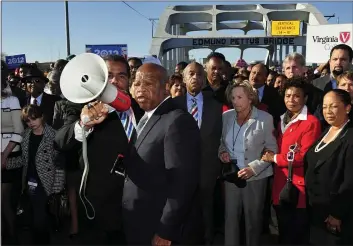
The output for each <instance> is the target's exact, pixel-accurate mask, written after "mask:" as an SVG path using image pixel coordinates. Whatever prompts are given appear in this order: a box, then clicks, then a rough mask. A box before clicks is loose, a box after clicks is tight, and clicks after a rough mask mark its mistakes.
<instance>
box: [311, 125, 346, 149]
mask: <svg viewBox="0 0 353 246" xmlns="http://www.w3.org/2000/svg"><path fill="white" fill-rule="evenodd" d="M348 122H349V120H347V122H346V123H344V125H343V126H342V127H341V128H340V129H339V130H338V131H337V133H336V135H335V136H334V137H333V139H332V141H333V140H335V139H336V137H337V136H338V134H340V132H341V131H342V129H343V128H344V127H345V126H346V125H347V123H348ZM331 128H332V126H331V127H330V129H329V130H328V132H327V133H326V134H325V136H324V137H323V138H322V139H321V141H320V142H319V143H318V144H317V145H316V147H315V152H316V153H317V152H320V151H321V150H322V149H323V148H325V147H326V146H327V145H328V144H329V143H330V142H329V143H325V144H324V145H323V146H321V147H319V146H320V145H321V144H322V142H323V140H324V139H325V138H326V136H327V135H328V134H329V133H330V131H331ZM332 141H331V142H332Z"/></svg>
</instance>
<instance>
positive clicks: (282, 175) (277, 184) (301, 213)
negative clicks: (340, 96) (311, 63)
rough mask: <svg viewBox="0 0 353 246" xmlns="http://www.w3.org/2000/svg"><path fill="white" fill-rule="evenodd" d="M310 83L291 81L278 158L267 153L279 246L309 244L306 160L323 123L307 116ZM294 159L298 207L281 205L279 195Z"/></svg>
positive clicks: (300, 79) (287, 85) (294, 180)
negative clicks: (270, 170) (271, 174)
mask: <svg viewBox="0 0 353 246" xmlns="http://www.w3.org/2000/svg"><path fill="white" fill-rule="evenodd" d="M306 99H307V83H306V82H305V81H303V79H302V78H293V79H289V80H288V82H287V83H286V85H285V87H284V102H285V105H286V108H287V112H286V113H285V114H284V115H282V116H281V122H280V126H279V127H278V132H279V135H278V138H277V143H278V150H279V154H276V155H274V154H273V153H270V152H266V153H265V154H264V156H263V157H262V158H263V160H265V161H269V162H274V163H275V165H274V182H273V188H272V199H273V204H274V206H275V210H276V214H277V220H278V231H279V241H280V244H293V245H294V244H307V243H308V239H309V235H308V231H309V229H308V218H307V210H306V199H305V183H304V162H303V158H304V155H305V153H306V152H307V150H308V149H309V148H310V147H311V145H312V144H313V143H314V142H315V141H316V140H317V139H318V138H319V136H320V134H321V126H320V121H319V120H318V119H317V118H316V117H314V116H313V115H311V114H310V113H309V112H308V109H307V107H306V106H305V102H306ZM291 159H293V161H292V167H293V172H292V173H293V175H292V183H293V185H294V186H295V187H296V188H297V189H298V190H299V196H298V201H297V203H296V206H295V204H294V206H292V207H290V206H285V205H284V204H283V203H282V202H280V199H279V197H280V193H281V191H282V189H283V188H284V187H285V185H286V183H287V178H288V162H289V160H291Z"/></svg>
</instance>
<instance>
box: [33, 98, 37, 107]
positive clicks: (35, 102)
mask: <svg viewBox="0 0 353 246" xmlns="http://www.w3.org/2000/svg"><path fill="white" fill-rule="evenodd" d="M33 104H34V105H37V106H38V101H37V99H36V98H34V100H33Z"/></svg>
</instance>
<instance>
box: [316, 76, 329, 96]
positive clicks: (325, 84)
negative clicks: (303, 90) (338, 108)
mask: <svg viewBox="0 0 353 246" xmlns="http://www.w3.org/2000/svg"><path fill="white" fill-rule="evenodd" d="M313 85H314V86H315V87H317V88H319V89H320V90H322V91H323V92H324V93H326V92H328V91H329V90H332V84H331V77H330V75H329V74H328V75H326V76H324V77H320V78H318V79H315V80H314V81H313Z"/></svg>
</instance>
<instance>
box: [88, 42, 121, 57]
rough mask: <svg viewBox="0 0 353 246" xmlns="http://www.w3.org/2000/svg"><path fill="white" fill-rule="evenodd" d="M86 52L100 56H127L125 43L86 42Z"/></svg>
mask: <svg viewBox="0 0 353 246" xmlns="http://www.w3.org/2000/svg"><path fill="white" fill-rule="evenodd" d="M86 52H89V53H94V54H97V55H99V56H101V57H105V56H107V55H121V56H124V57H125V58H127V44H99V45H88V44H86Z"/></svg>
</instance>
